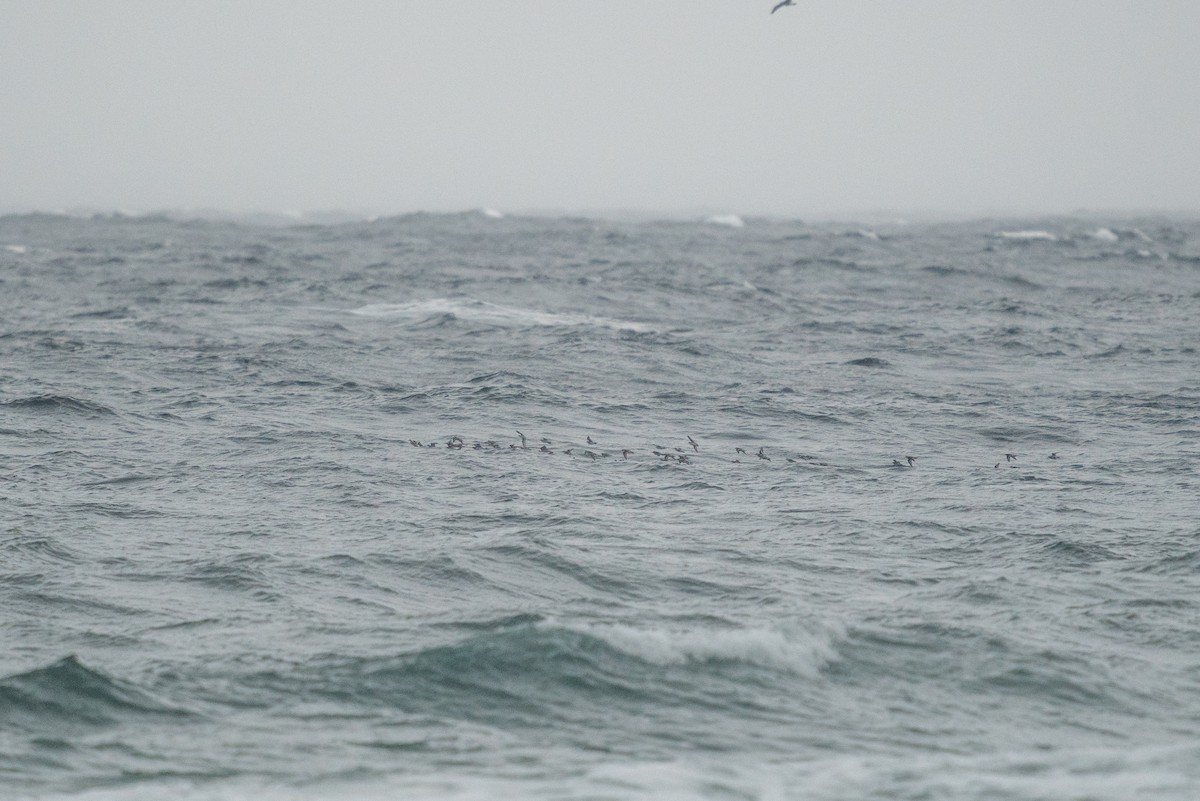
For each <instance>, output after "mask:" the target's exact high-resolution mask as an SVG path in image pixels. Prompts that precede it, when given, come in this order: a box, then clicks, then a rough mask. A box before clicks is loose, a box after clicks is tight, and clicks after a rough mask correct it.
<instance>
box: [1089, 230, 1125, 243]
mask: <svg viewBox="0 0 1200 801" xmlns="http://www.w3.org/2000/svg"><path fill="white" fill-rule="evenodd" d="M1091 237H1092V239H1099V240H1100V241H1101V242H1116V241H1117V240H1118V239H1120V238H1121V237H1119V236H1117V235H1116V233H1114V232H1113V230H1112V229H1111V228H1097V229H1096V230H1095V231H1092V233H1091Z"/></svg>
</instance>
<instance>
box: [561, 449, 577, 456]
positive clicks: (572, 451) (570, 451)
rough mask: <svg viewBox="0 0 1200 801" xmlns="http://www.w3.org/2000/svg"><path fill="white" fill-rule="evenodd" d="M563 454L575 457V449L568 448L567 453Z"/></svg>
mask: <svg viewBox="0 0 1200 801" xmlns="http://www.w3.org/2000/svg"><path fill="white" fill-rule="evenodd" d="M563 453H565V454H566V455H567V456H574V455H575V449H574V448H567V449H566V450H565V451H563Z"/></svg>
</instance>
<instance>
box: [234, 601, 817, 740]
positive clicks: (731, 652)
mask: <svg viewBox="0 0 1200 801" xmlns="http://www.w3.org/2000/svg"><path fill="white" fill-rule="evenodd" d="M508 622H511V623H513V624H515V625H507V623H508ZM836 659H837V652H836V648H835V645H834V634H833V633H832V631H827V630H822V629H816V628H813V629H804V628H800V627H797V628H794V629H785V628H780V629H761V628H735V627H724V628H722V627H717V626H699V627H691V628H688V627H684V626H680V627H660V626H633V625H625V624H578V625H564V624H561V623H558V622H555V621H553V620H540V621H529V620H528V619H527V618H525V617H523V616H517V617H514V618H512V619H511V621H500V622H499V623H498V624H492V625H491V626H489V627H487V628H483V629H482V630H477V631H475V632H473V633H472V634H471V636H468V637H466V638H465V639H462V640H459V641H457V642H452V643H448V644H444V645H439V646H434V647H428V648H423V649H420V650H418V651H415V652H413V653H409V654H403V655H400V656H396V657H387V658H367V659H355V660H350V661H349V662H343V663H340V664H327V665H325V666H323V667H320V668H318V670H319V674H320V675H319V676H318V677H315V678H314V677H305V676H288V675H277V674H276V675H272V676H270V677H261V678H262V679H265V684H264V687H270V688H271V689H274V690H276V691H281V692H288V691H289V690H288V688H289V687H293V686H294V687H297V688H303V689H304V690H305V691H306V692H307V691H311V690H313V689H314V688H320V689H318V690H317V691H318V692H320V693H322V694H328V695H329V696H330V697H332V698H336V699H338V700H339V701H341V702H345V701H348V700H352V701H353V702H354V703H357V704H361V705H364V706H368V707H372V708H378V707H380V706H383V707H394V708H397V709H401V710H403V711H405V712H406V713H409V714H429V715H435V716H437V717H446V716H449V717H453V718H458V719H463V720H474V721H479V722H484V723H488V724H491V725H502V726H519V727H525V726H534V727H538V728H541V727H545V726H554V725H566V726H570V727H574V726H576V725H582V726H584V727H587V728H595V726H596V725H598V722H599V721H600V720H602V719H603V720H604V721H606V722H605V727H610V726H611V725H614V722H613V716H614V715H622V716H627V721H634V720H637V719H638V718H639V717H640V716H642V715H645V714H646V713H647V710H649V709H653V708H655V707H661V706H662V705H667V706H675V705H683V706H691V705H696V704H699V705H701V706H703V707H706V708H710V709H716V708H722V707H725V708H727V709H729V710H730V711H732V710H737V711H738V713H739V714H740V713H745V712H747V711H748V710H749V711H750V712H751V714H754V713H755V711H754V710H755V709H756V707H755V703H756V702H755V701H754V698H756V697H757V696H756V695H755V693H753V692H750V693H748V692H747V691H746V690H745V688H746V686H747V684H748V683H752V684H754V685H757V686H763V685H771V684H777V685H779V686H781V687H790V688H791V690H790V691H791V692H795V679H794V677H796V676H799V677H802V678H804V679H815V678H817V677H818V676H819V674H820V673H821V671H822V670H823V669H824V668H825V666H826V665H828V664H830V663H831V662H833V661H834V660H836ZM259 680H260V679H256V680H255V681H259ZM630 725H632V723H631V724H630Z"/></svg>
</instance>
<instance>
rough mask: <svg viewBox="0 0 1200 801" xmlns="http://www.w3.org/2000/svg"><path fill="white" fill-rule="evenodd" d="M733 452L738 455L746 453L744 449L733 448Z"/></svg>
mask: <svg viewBox="0 0 1200 801" xmlns="http://www.w3.org/2000/svg"><path fill="white" fill-rule="evenodd" d="M734 450H735V451H737V452H738V453H745V452H746V449H745V448H734Z"/></svg>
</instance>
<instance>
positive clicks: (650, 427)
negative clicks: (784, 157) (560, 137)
mask: <svg viewBox="0 0 1200 801" xmlns="http://www.w3.org/2000/svg"><path fill="white" fill-rule="evenodd" d="M1198 348H1200V221H1195V220H1188V219H1169V218H1153V217H1146V218H1138V219H1119V218H1111V219H1099V218H1083V217H1080V218H1046V219H1023V220H1012V219H995V220H976V221H970V222H946V223H927V222H920V223H905V222H903V221H894V222H888V223H887V224H876V225H872V226H864V225H862V224H858V223H844V224H843V223H833V222H820V223H814V222H804V221H800V220H781V219H758V218H748V219H744V220H743V219H741V218H737V217H732V216H720V217H714V218H710V219H698V220H632V219H627V220H616V219H592V218H582V217H581V218H570V217H564V218H553V217H522V216H503V215H501V214H499V213H496V212H490V211H489V212H487V213H479V212H471V213H464V214H414V215H407V216H402V217H389V218H380V219H373V220H369V221H346V222H340V223H328V224H304V223H303V221H300V222H296V223H295V224H291V225H270V224H266V223H265V222H263V221H257V220H242V221H238V220H213V219H208V220H205V219H187V218H182V217H172V216H142V217H137V216H121V215H99V216H95V217H88V218H85V217H68V216H54V215H40V214H28V215H12V216H8V217H3V218H0V797H3V798H5V799H17V800H21V799H85V800H86V801H109V800H110V799H111V800H115V799H136V800H143V799H144V800H148V799H161V798H171V799H185V800H186V801H198V800H200V799H203V800H204V801H240V800H242V799H255V801H275V800H277V799H278V800H279V801H282V800H283V799H289V800H290V799H300V801H317V800H323V799H344V798H353V799H369V800H374V799H454V800H455V801H468V800H469V801H475V800H476V799H497V798H513V799H579V800H580V801H583V800H584V799H587V801H600V800H601V799H656V800H657V799H720V800H721V801H726V800H731V799H739V800H740V799H763V801H772V800H774V799H804V800H805V801H811V800H813V799H818V800H821V799H829V800H830V801H833V800H835V799H837V800H842V799H889V800H895V799H912V800H913V801H916V800H917V799H925V800H927V801H942V800H943V799H944V800H945V801H967V800H970V799H978V800H979V801H984V799H987V800H988V801H992V800H994V799H1014V800H1016V799H1020V800H1021V801H1033V800H1035V799H1056V800H1057V799H1075V800H1076V801H1083V800H1084V799H1086V800H1087V801H1109V800H1110V799H1112V800H1113V801H1117V800H1121V799H1133V798H1154V799H1157V800H1158V801H1171V800H1174V799H1178V800H1179V801H1194V799H1196V798H1200V480H1198V479H1200V475H1198V473H1197V463H1198V460H1200V352H1198V350H1197V349H1198ZM909 457H911V459H910V458H909Z"/></svg>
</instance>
